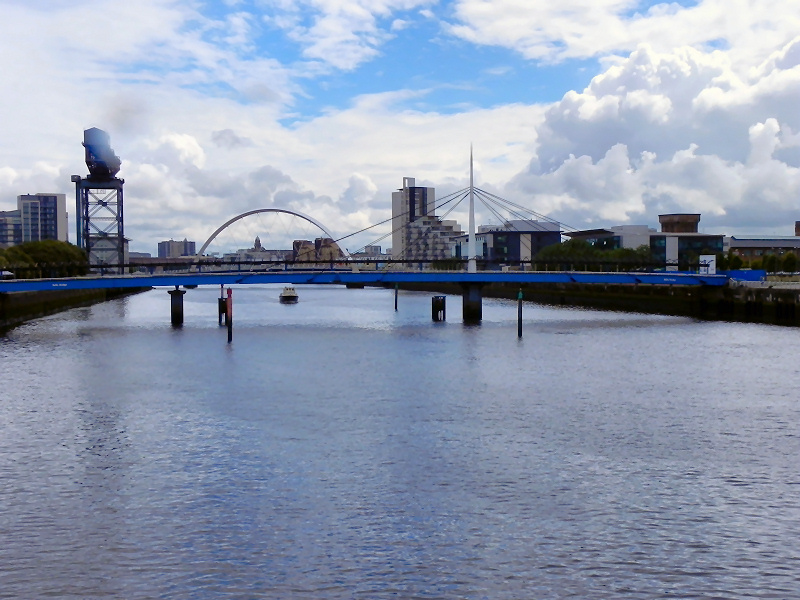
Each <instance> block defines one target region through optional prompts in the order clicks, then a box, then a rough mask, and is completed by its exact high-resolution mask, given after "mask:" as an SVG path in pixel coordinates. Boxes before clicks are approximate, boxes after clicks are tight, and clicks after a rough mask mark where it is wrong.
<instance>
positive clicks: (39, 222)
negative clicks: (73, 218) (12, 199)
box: [17, 194, 68, 242]
mask: <svg viewBox="0 0 800 600" xmlns="http://www.w3.org/2000/svg"><path fill="white" fill-rule="evenodd" d="M17 210H18V211H19V215H20V222H21V228H22V239H21V241H22V242H39V241H42V240H59V241H61V242H66V241H67V240H68V233H67V197H66V195H65V194H24V195H21V196H17Z"/></svg>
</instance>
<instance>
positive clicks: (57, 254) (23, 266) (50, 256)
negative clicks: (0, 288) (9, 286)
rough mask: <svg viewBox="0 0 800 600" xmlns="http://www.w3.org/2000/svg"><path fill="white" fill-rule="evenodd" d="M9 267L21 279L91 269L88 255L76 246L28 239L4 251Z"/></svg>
mask: <svg viewBox="0 0 800 600" xmlns="http://www.w3.org/2000/svg"><path fill="white" fill-rule="evenodd" d="M3 256H4V259H5V262H6V266H7V268H9V269H10V270H12V271H14V272H15V274H16V276H17V277H19V278H26V277H71V276H75V275H85V274H86V273H87V272H88V270H89V265H88V261H87V260H86V255H85V254H84V253H83V251H82V250H81V249H80V248H78V247H77V246H73V245H72V244H69V243H67V242H59V241H56V240H44V241H41V242H25V243H24V244H20V245H18V246H11V247H10V248H7V249H6V250H5V251H4V252H3Z"/></svg>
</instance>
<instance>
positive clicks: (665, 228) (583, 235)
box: [564, 214, 724, 270]
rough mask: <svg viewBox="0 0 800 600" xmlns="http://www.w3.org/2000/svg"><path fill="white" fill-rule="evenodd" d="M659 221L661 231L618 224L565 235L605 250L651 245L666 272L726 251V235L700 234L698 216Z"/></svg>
mask: <svg viewBox="0 0 800 600" xmlns="http://www.w3.org/2000/svg"><path fill="white" fill-rule="evenodd" d="M658 221H659V223H660V224H661V231H660V232H659V231H656V230H655V229H650V228H648V227H647V226H646V225H619V226H616V227H609V228H607V229H587V230H584V231H573V232H566V233H565V234H564V235H566V236H569V237H571V238H573V239H581V240H585V241H587V242H588V243H590V244H592V245H593V246H595V247H596V248H599V249H602V250H614V249H616V248H633V249H635V248H638V247H639V246H649V247H650V255H651V257H652V260H653V262H654V263H656V264H662V265H664V266H665V267H666V269H667V270H677V269H678V268H684V267H686V266H688V265H689V264H691V263H695V262H696V261H697V260H699V257H700V256H703V255H716V254H720V253H721V252H722V250H723V237H724V236H723V235H721V234H719V235H717V234H706V233H699V232H698V231H697V226H698V223H699V222H700V215H699V214H669V215H659V216H658Z"/></svg>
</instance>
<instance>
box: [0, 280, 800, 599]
mask: <svg viewBox="0 0 800 600" xmlns="http://www.w3.org/2000/svg"><path fill="white" fill-rule="evenodd" d="M279 290H280V288H278V287H269V286H264V287H243V288H237V289H236V290H235V291H234V297H235V306H234V323H235V325H234V334H233V343H231V344H227V343H226V333H225V329H224V328H220V327H219V326H218V324H217V316H216V297H217V295H218V290H214V289H197V290H190V291H189V292H188V293H187V295H186V297H185V302H186V304H185V306H186V323H185V325H184V327H183V328H182V329H172V328H171V327H170V325H169V296H168V295H167V293H166V291H165V290H154V291H151V292H147V293H144V294H139V295H136V296H132V297H129V298H126V299H120V300H115V301H111V302H107V303H104V304H100V305H96V306H93V307H90V308H80V309H74V310H70V311H67V312H64V313H61V314H59V315H55V316H52V317H49V318H45V319H40V320H37V321H34V322H30V323H28V324H25V325H23V326H20V327H18V328H16V329H13V330H11V331H10V332H8V333H7V334H6V335H5V336H4V337H0V376H1V377H2V381H1V382H0V384H1V386H2V387H0V398H1V399H2V401H0V434H1V435H0V481H2V487H0V598H44V597H57V598H170V599H173V598H178V599H181V598H315V599H316V598H370V599H371V598H490V599H495V598H508V599H512V598H513V599H517V598H535V599H538V598H643V599H644V598H647V599H650V598H799V597H800V473H799V472H798V471H799V470H800V467H799V466H798V465H800V435H799V434H800V432H799V431H798V424H799V423H800V403H798V393H797V386H798V382H800V372H799V371H800V367H798V364H800V363H798V360H797V355H798V333H797V330H796V329H790V328H779V327H772V326H762V325H752V324H734V323H720V322H697V321H693V320H690V319H684V318H672V317H662V316H650V315H640V314H622V313H607V312H599V311H588V310H573V309H565V308H548V307H542V306H538V305H534V304H530V305H528V304H526V306H525V315H524V316H525V330H524V337H523V338H522V339H521V340H519V339H518V338H517V324H516V302H513V301H512V302H509V301H500V300H496V301H495V300H485V301H484V321H483V323H482V324H481V325H480V326H470V327H467V326H464V325H462V323H461V319H460V312H461V310H460V308H461V306H460V298H458V297H456V296H448V298H447V311H448V315H447V321H446V322H444V323H433V322H431V317H430V305H431V303H430V295H429V294H418V293H404V292H401V293H400V296H399V310H398V311H397V312H395V311H394V292H393V290H382V289H365V290H347V289H344V288H339V287H300V288H299V290H298V291H299V293H300V302H299V303H298V304H297V305H294V306H286V305H281V304H279V303H278V300H277V297H278V292H279Z"/></svg>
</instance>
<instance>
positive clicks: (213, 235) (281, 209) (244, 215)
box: [195, 208, 350, 260]
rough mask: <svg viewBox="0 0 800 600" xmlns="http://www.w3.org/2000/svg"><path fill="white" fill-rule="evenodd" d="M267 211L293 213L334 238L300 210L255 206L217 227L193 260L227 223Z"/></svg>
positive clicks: (348, 254)
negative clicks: (255, 207)
mask: <svg viewBox="0 0 800 600" xmlns="http://www.w3.org/2000/svg"><path fill="white" fill-rule="evenodd" d="M267 212H280V213H286V214H289V215H294V216H295V217H300V218H301V219H305V220H306V221H308V222H309V223H311V224H312V225H316V226H317V227H319V228H320V229H321V230H322V232H323V233H324V234H325V235H327V236H328V237H329V238H330V239H334V237H333V236H332V235H331V232H330V231H328V230H327V229H326V228H325V226H324V225H323V224H322V223H320V222H319V221H317V220H316V219H314V218H312V217H309V216H308V215H304V214H303V213H301V212H297V211H295V210H289V209H287V208H257V209H255V210H248V211H247V212H243V213H242V214H240V215H236V216H235V217H233V218H232V219H231V220H229V221H227V222H226V223H224V224H223V225H222V226H221V227H219V228H218V229H217V230H216V231H215V232H214V233H212V234H211V237H210V238H208V239H207V240H206V243H205V244H203V246H202V248H200V250H199V251H198V252H197V254H196V255H195V260H198V259H200V258H202V256H203V252H205V251H206V248H208V245H209V244H210V243H211V242H213V241H214V238H215V237H217V236H218V235H219V234H220V233H221V232H222V231H223V230H224V229H225V228H226V227H228V226H229V225H231V224H233V223H235V222H236V221H238V220H239V219H244V218H245V217H249V216H250V215H257V214H258V213H267ZM340 249H341V248H340ZM344 254H345V256H346V257H347V258H350V253H349V252H347V251H345V252H344Z"/></svg>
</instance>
